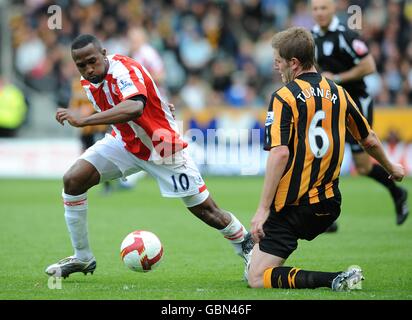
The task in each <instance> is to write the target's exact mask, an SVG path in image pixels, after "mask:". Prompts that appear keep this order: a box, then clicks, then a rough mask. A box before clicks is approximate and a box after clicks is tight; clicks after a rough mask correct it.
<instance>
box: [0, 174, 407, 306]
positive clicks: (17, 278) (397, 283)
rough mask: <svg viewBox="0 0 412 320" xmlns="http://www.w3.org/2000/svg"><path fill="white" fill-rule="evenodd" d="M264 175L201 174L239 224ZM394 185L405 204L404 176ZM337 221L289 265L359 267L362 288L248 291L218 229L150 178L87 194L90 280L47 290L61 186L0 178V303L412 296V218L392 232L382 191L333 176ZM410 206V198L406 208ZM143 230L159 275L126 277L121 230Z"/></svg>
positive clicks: (60, 232) (60, 221) (58, 238)
mask: <svg viewBox="0 0 412 320" xmlns="http://www.w3.org/2000/svg"><path fill="white" fill-rule="evenodd" d="M262 181H263V180H262V177H251V178H242V177H220V178H216V177H208V178H206V182H207V185H208V188H209V190H210V191H211V194H212V195H213V197H214V199H215V200H216V202H217V203H218V204H219V206H221V207H223V208H225V209H227V210H230V211H233V212H234V213H235V214H236V215H237V216H238V217H239V219H240V220H241V221H242V222H243V223H244V224H245V226H246V227H249V226H250V219H251V217H252V215H253V214H254V210H255V209H256V206H257V203H258V199H259V196H260V192H261V188H262ZM402 184H403V185H404V186H405V187H407V188H408V190H409V194H410V195H411V197H412V179H406V180H405V181H404V182H402ZM340 186H341V191H342V195H343V206H342V214H341V216H340V218H339V220H338V222H339V227H340V228H339V231H338V233H336V234H324V235H321V236H319V237H318V238H317V239H315V240H313V241H311V242H307V241H301V242H300V243H299V247H298V250H297V251H296V252H294V254H293V255H292V256H291V257H290V259H289V260H288V261H287V265H291V266H297V267H300V268H303V269H307V270H310V269H312V270H319V271H337V270H343V269H346V268H347V267H348V266H349V265H351V264H358V265H360V266H361V267H362V268H363V269H364V274H365V278H366V280H365V281H364V282H363V290H360V291H352V292H348V293H346V292H344V293H336V292H332V291H331V290H329V289H327V288H324V289H323V288H322V289H316V290H275V289H250V288H248V287H247V286H246V283H245V282H243V280H242V274H243V264H242V260H241V258H240V257H238V256H236V255H235V254H234V251H233V249H232V246H231V245H230V244H229V243H228V242H227V240H225V239H224V238H223V237H222V236H221V235H220V233H219V232H218V231H216V230H214V229H212V228H210V227H208V226H206V225H204V224H203V223H202V222H201V221H199V220H197V219H196V218H195V217H194V216H192V215H191V214H190V213H189V212H188V211H187V210H186V209H185V207H184V206H183V203H181V201H180V200H178V199H166V198H162V197H161V196H160V193H159V191H158V188H157V185H156V183H155V181H154V180H153V179H151V178H146V179H145V180H143V181H141V183H140V184H139V185H138V186H137V188H135V189H133V190H128V191H116V192H113V193H112V194H110V195H108V196H103V195H102V192H101V191H102V189H101V187H100V186H99V187H96V188H94V189H92V190H91V191H90V192H89V216H88V217H89V236H90V242H91V246H92V249H93V251H94V254H95V256H96V259H97V269H96V272H95V273H94V275H90V274H89V275H87V276H84V275H83V274H73V275H71V276H70V277H69V278H68V279H66V280H64V281H63V282H62V287H61V289H54V290H52V289H49V287H48V277H47V276H46V275H45V273H44V269H45V267H46V266H47V265H48V264H51V263H54V262H56V261H57V260H58V259H60V258H63V257H65V256H68V255H70V254H72V250H71V245H70V239H69V236H68V232H67V230H66V225H65V222H64V216H63V207H62V201H61V196H60V193H61V188H62V185H61V181H59V180H55V181H44V180H4V179H3V180H0V221H1V222H0V265H1V267H0V300H4V299H143V300H144V299H170V300H174V299H195V300H202V299H218V300H225V299H245V300H253V299H288V300H292V299H323V300H325V299H326V300H328V299H362V300H363V299H408V300H411V299H412V273H411V270H412V218H411V217H410V218H409V219H408V220H407V221H406V222H405V224H404V225H402V226H400V227H398V226H396V225H395V214H394V208H393V204H392V201H391V199H390V196H389V193H387V191H386V190H385V189H384V188H383V187H381V186H380V185H378V184H376V183H374V182H373V181H370V180H369V179H367V178H361V177H352V178H343V179H341V183H340ZM409 206H410V207H411V206H412V201H411V200H410V201H409ZM137 229H146V230H150V231H152V232H154V233H156V234H157V235H158V236H159V237H160V239H161V241H162V243H163V246H164V258H163V261H162V262H161V264H160V266H159V267H158V269H156V270H154V271H152V272H149V273H145V274H143V273H135V272H132V271H130V270H128V269H127V268H126V267H125V266H124V265H123V263H122V262H121V260H120V255H119V247H120V243H121V241H122V239H123V238H124V236H126V234H127V233H129V232H131V231H133V230H137Z"/></svg>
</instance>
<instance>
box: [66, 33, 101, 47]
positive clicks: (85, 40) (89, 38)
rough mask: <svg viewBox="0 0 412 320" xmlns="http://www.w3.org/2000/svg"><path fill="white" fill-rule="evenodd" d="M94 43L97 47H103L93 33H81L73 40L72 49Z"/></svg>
mask: <svg viewBox="0 0 412 320" xmlns="http://www.w3.org/2000/svg"><path fill="white" fill-rule="evenodd" d="M90 43H92V44H93V45H94V46H95V47H96V48H97V49H101V47H102V45H101V44H100V41H99V40H98V39H97V38H96V37H95V36H94V35H92V34H81V35H79V36H77V37H76V38H75V39H74V40H73V42H72V50H76V49H80V48H84V47H85V46H87V45H88V44H90Z"/></svg>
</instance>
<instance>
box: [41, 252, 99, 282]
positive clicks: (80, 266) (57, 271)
mask: <svg viewBox="0 0 412 320" xmlns="http://www.w3.org/2000/svg"><path fill="white" fill-rule="evenodd" d="M95 269H96V259H95V258H94V257H93V258H91V259H90V260H89V261H82V260H79V259H77V258H75V257H74V256H70V257H67V258H64V259H62V260H60V261H59V262H56V263H54V264H52V265H50V266H48V267H47V268H46V270H45V272H46V273H47V274H48V275H49V276H54V277H63V278H67V277H68V276H69V275H70V274H72V273H75V272H83V273H84V274H85V275H86V274H87V273H89V272H90V273H91V274H93V272H94V270H95Z"/></svg>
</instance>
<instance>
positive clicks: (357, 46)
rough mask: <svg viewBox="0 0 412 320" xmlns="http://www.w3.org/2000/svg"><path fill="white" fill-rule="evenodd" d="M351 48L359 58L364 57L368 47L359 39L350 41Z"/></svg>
mask: <svg viewBox="0 0 412 320" xmlns="http://www.w3.org/2000/svg"><path fill="white" fill-rule="evenodd" d="M352 48H353V50H355V52H356V54H357V55H359V56H361V55H364V54H366V53H367V52H368V47H367V46H366V44H365V42H363V41H362V40H359V39H355V40H353V41H352Z"/></svg>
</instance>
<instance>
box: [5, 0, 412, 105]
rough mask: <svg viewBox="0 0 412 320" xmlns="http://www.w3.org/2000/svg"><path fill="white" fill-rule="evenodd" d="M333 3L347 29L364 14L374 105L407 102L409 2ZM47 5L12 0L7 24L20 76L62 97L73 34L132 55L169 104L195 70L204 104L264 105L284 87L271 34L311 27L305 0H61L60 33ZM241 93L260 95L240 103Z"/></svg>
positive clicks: (411, 74)
mask: <svg viewBox="0 0 412 320" xmlns="http://www.w3.org/2000/svg"><path fill="white" fill-rule="evenodd" d="M335 2H336V5H337V12H336V14H337V16H338V17H339V18H340V19H341V22H343V23H346V20H347V19H348V18H349V15H350V13H348V7H349V6H350V5H353V4H355V5H359V6H360V7H361V9H362V28H361V30H358V31H359V32H360V33H361V35H362V36H363V37H364V39H366V40H367V45H368V46H369V48H370V52H371V54H372V55H373V57H374V59H375V61H376V64H377V69H378V72H379V74H377V75H375V76H373V77H370V79H368V80H367V85H368V87H369V88H370V90H371V92H372V95H374V94H376V104H377V105H378V106H388V105H392V106H396V104H397V103H402V104H405V103H406V104H407V105H409V106H410V105H412V71H411V69H412V68H411V65H412V39H411V38H412V33H411V32H410V30H411V29H412V2H411V1H406V0H399V1H398V0H374V1H359V0H353V1H349V0H336V1H335ZM10 3H11V2H10ZM51 4H55V3H54V2H52V1H51V0H36V1H22V0H17V1H13V2H12V4H11V6H13V7H14V8H15V9H16V10H11V12H13V15H12V17H11V23H10V27H11V30H12V41H13V46H14V50H15V52H14V53H15V55H14V57H15V61H14V64H15V70H16V71H17V73H18V75H20V76H21V79H22V80H24V81H25V83H26V84H27V85H28V86H30V87H32V88H34V89H36V90H38V91H40V92H44V91H48V92H53V93H54V92H56V93H57V94H59V95H60V94H61V93H64V92H67V88H64V85H63V86H62V82H61V79H62V78H65V75H64V74H65V71H64V68H65V66H64V60H65V54H64V52H69V48H68V43H70V41H71V40H72V39H74V37H75V36H77V35H78V34H79V33H91V34H96V35H97V36H98V38H99V39H101V40H102V42H103V45H104V46H105V47H106V48H107V49H108V52H118V53H123V54H129V55H131V56H132V57H133V58H134V59H136V60H138V61H140V62H142V64H143V65H145V67H146V68H147V69H148V70H149V72H150V73H151V74H153V75H154V78H155V81H156V82H157V83H158V84H159V85H161V86H162V87H163V89H164V91H165V92H167V93H168V94H169V95H170V96H171V98H172V99H171V100H172V102H174V100H175V99H176V101H179V99H181V95H180V90H182V89H183V88H187V87H191V86H192V81H193V79H192V74H196V75H197V76H198V77H199V78H201V80H202V81H201V83H199V84H198V86H204V88H201V89H200V88H199V90H200V91H202V92H205V91H206V92H207V91H210V93H211V95H210V96H211V97H213V101H211V100H208V101H206V104H207V105H210V104H211V103H215V102H218V103H221V104H222V105H225V106H233V107H239V103H240V105H241V106H242V107H245V106H251V105H249V103H251V101H252V103H253V101H257V102H259V101H261V100H262V99H263V101H266V99H267V93H268V92H273V90H275V89H276V88H278V87H280V86H281V82H280V79H279V78H278V76H276V77H273V74H272V68H273V61H272V50H271V46H270V38H271V35H272V34H273V32H276V31H279V30H282V29H285V28H287V27H290V26H294V25H299V26H304V27H305V28H308V29H309V28H312V26H313V25H314V22H313V19H312V18H311V14H310V9H309V1H308V0H294V1H291V0H227V1H221V0H215V1H212V0H173V1H166V0H152V1H141V0H130V1H114V0H100V1H95V0H78V1H57V4H58V5H59V6H60V7H61V8H62V28H61V29H56V30H50V29H48V26H47V20H48V18H49V15H48V14H47V8H48V6H49V5H51ZM238 71H240V72H241V73H242V76H241V78H242V79H241V80H240V79H239V78H238V77H237V75H238V73H235V72H238ZM166 74H167V77H166V76H165V75H166ZM239 82H242V83H239ZM378 89H379V90H378ZM61 90H63V91H61ZM229 91H231V94H230V95H229V98H228V92H229ZM245 91H249V92H251V93H253V94H255V95H256V98H257V99H249V98H245V94H244V92H245ZM225 94H226V96H225ZM237 94H240V95H241V96H243V98H242V97H240V99H238V97H237V96H236V95H237ZM246 95H248V94H246ZM235 97H236V99H234V98H235ZM225 98H226V99H225ZM57 101H59V99H57ZM197 103H198V101H194V102H193V103H192V102H191V103H185V104H186V105H187V106H188V107H189V105H191V104H196V105H197V106H198V104H197ZM176 104H177V103H176ZM177 107H178V106H177Z"/></svg>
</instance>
